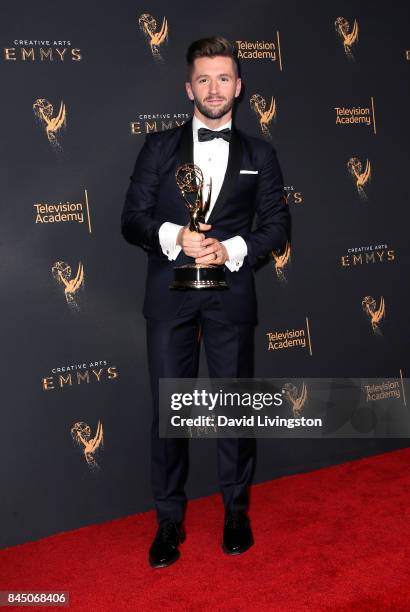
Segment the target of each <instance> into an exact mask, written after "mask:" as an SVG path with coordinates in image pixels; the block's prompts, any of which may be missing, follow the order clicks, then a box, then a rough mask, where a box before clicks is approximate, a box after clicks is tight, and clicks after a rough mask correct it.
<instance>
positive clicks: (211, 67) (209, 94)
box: [185, 55, 241, 120]
mask: <svg viewBox="0 0 410 612" xmlns="http://www.w3.org/2000/svg"><path fill="white" fill-rule="evenodd" d="M185 88H186V92H187V94H188V97H189V99H190V100H193V101H194V102H195V106H196V107H197V109H198V110H199V112H200V113H201V114H202V115H203V116H204V117H207V118H208V119H221V118H222V117H224V116H225V115H227V117H226V119H227V120H229V119H230V117H231V111H232V107H233V103H234V100H235V98H237V97H238V96H239V93H240V91H241V79H239V78H238V77H237V76H236V72H235V66H234V62H233V60H232V58H230V57H224V56H221V55H217V56H216V57H198V58H197V59H196V60H195V61H194V66H193V70H192V75H191V81H190V82H189V83H185Z"/></svg>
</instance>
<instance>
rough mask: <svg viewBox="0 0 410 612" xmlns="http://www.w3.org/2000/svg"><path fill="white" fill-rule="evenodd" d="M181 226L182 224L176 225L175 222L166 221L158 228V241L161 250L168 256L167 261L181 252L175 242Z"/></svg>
mask: <svg viewBox="0 0 410 612" xmlns="http://www.w3.org/2000/svg"><path fill="white" fill-rule="evenodd" d="M181 227H183V225H177V224H176V223H170V222H169V221H166V222H165V223H163V224H162V225H161V227H160V228H159V231H158V237H159V243H160V245H161V249H162V252H163V253H164V255H166V256H167V257H168V259H169V261H174V259H176V258H177V257H178V255H179V254H180V252H181V249H182V247H181V246H180V245H179V244H177V237H178V232H179V230H180V229H181Z"/></svg>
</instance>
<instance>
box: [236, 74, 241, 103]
mask: <svg viewBox="0 0 410 612" xmlns="http://www.w3.org/2000/svg"><path fill="white" fill-rule="evenodd" d="M241 89H242V79H241V78H239V77H238V78H237V79H236V89H235V98H237V97H238V96H239V94H240V93H241Z"/></svg>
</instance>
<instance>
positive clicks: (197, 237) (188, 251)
mask: <svg viewBox="0 0 410 612" xmlns="http://www.w3.org/2000/svg"><path fill="white" fill-rule="evenodd" d="M211 227H212V225H207V224H206V223H200V224H199V229H200V230H201V232H206V231H208V230H210V229H211ZM201 232H199V233H198V232H191V231H190V229H189V227H188V225H187V226H186V227H181V229H180V230H179V232H178V236H177V244H179V245H180V246H181V247H182V250H183V251H184V253H185V255H188V257H193V258H194V259H195V258H196V257H198V256H199V254H200V253H201V251H202V250H203V243H204V242H205V236H204V234H202V233H201ZM208 240H209V238H208Z"/></svg>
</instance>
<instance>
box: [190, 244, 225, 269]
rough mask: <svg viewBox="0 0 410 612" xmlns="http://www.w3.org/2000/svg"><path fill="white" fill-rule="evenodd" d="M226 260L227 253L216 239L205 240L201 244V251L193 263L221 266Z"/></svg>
mask: <svg viewBox="0 0 410 612" xmlns="http://www.w3.org/2000/svg"><path fill="white" fill-rule="evenodd" d="M228 259H229V256H228V251H227V250H226V248H225V246H224V245H223V244H222V243H221V242H219V240H217V239H216V238H205V240H203V241H202V243H201V250H200V252H199V253H198V255H197V256H196V258H195V263H197V264H217V265H220V266H223V264H224V263H225V262H226V261H228Z"/></svg>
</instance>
